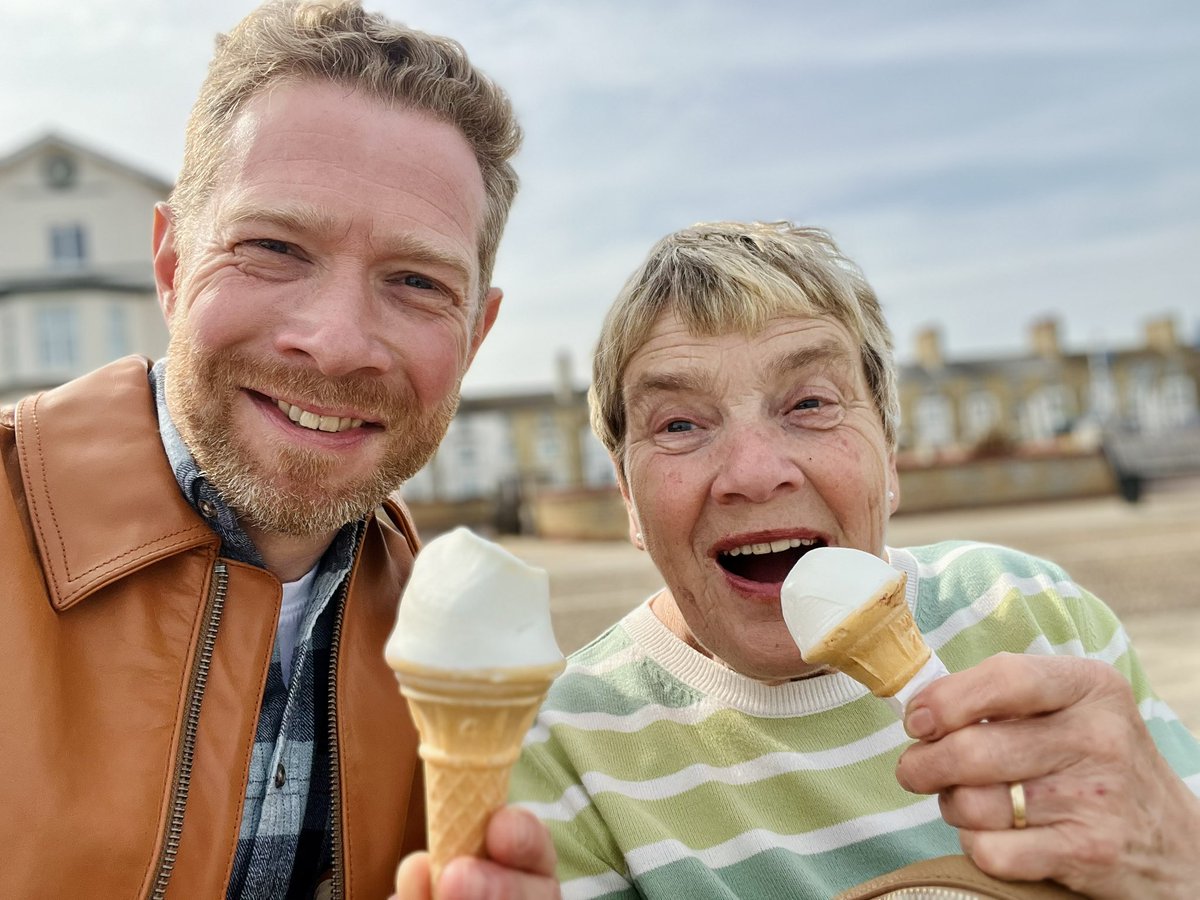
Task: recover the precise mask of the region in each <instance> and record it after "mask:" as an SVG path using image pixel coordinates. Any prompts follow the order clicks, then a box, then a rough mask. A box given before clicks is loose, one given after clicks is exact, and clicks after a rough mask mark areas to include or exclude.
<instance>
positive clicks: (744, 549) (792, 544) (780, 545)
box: [725, 538, 817, 556]
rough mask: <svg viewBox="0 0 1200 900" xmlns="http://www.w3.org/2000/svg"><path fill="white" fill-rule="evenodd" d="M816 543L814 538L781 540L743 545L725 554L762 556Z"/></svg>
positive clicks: (811, 545)
mask: <svg viewBox="0 0 1200 900" xmlns="http://www.w3.org/2000/svg"><path fill="white" fill-rule="evenodd" d="M816 543H817V542H816V541H815V540H814V539H812V538H781V539H780V540H778V541H769V542H767V543H763V544H743V545H742V546H740V547H734V548H733V549H732V550H726V551H725V553H726V555H728V556H749V555H750V554H756V555H759V556H761V555H762V554H764V553H779V552H780V551H781V550H788V549H794V548H796V547H813V546H815V545H816Z"/></svg>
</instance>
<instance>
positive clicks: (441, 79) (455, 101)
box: [170, 0, 521, 291]
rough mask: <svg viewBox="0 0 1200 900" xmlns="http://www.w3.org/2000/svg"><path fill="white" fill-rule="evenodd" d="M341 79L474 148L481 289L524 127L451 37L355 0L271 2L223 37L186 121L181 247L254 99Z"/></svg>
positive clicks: (510, 192) (179, 193) (177, 199)
mask: <svg viewBox="0 0 1200 900" xmlns="http://www.w3.org/2000/svg"><path fill="white" fill-rule="evenodd" d="M306 79H308V80H314V81H325V82H332V83H335V84H341V85H345V86H346V87H348V88H352V89H354V90H359V91H362V92H364V93H365V94H367V95H368V96H371V97H375V98H377V99H379V100H381V101H383V102H384V103H387V104H393V105H395V106H396V107H398V108H401V109H412V110H418V111H422V112H426V113H429V114H430V115H432V116H434V117H435V118H437V119H439V120H441V121H444V122H447V123H449V124H451V125H454V126H455V127H456V128H458V130H459V131H461V132H462V134H463V136H464V137H465V138H466V141H467V143H468V144H469V145H470V147H471V148H472V150H473V151H474V152H475V159H476V161H477V162H478V163H479V169H480V172H481V173H482V175H483V186H484V192H485V194H486V208H485V210H484V219H483V225H482V230H481V233H480V234H479V235H478V240H479V273H480V290H481V291H486V290H487V288H488V286H489V285H490V283H491V275H492V268H493V266H494V265H495V262H496V249H497V247H498V245H499V243H500V235H501V233H502V232H503V230H504V223H505V221H506V220H507V219H508V211H509V209H510V208H511V206H512V202H513V198H514V196H515V195H516V192H517V175H516V172H515V171H514V169H513V167H512V165H511V163H510V162H509V160H510V158H511V157H512V156H513V155H514V154H515V153H516V152H517V149H518V148H519V147H520V144H521V129H520V127H519V126H518V125H517V122H516V118H515V116H514V115H513V109H512V104H511V102H510V101H509V99H508V96H507V94H505V92H504V91H503V90H502V89H501V88H500V87H499V86H498V85H496V84H495V83H494V82H493V81H492V80H491V79H490V78H488V77H487V76H486V75H484V74H483V73H482V72H480V71H479V70H478V69H476V68H475V67H474V66H472V65H471V62H470V60H468V59H467V54H466V51H464V50H463V48H462V46H461V45H460V44H458V43H457V42H455V41H453V40H450V39H449V38H444V37H439V36H436V35H430V34H425V33H423V32H420V31H415V30H413V29H410V28H406V27H404V26H403V25H399V24H397V23H394V22H391V21H389V20H388V19H386V18H385V17H383V16H382V15H378V14H373V13H366V12H364V11H363V9H362V7H361V6H360V5H359V3H358V2H357V0H350V2H347V0H329V2H313V0H308V2H305V0H271V2H267V3H265V4H263V5H262V6H260V7H259V8H258V9H256V10H255V11H254V12H252V13H250V14H249V15H248V16H246V18H244V19H242V21H241V22H239V23H238V24H237V26H235V27H234V28H233V30H232V31H230V32H229V33H228V34H225V35H221V36H219V37H218V38H217V48H216V53H215V54H214V56H213V59H212V62H211V63H210V64H209V67H208V75H207V76H206V77H205V79H204V83H203V85H202V86H201V88H200V95H199V97H198V98H197V100H196V104H195V106H193V107H192V112H191V116H190V117H189V119H188V126H187V142H186V146H185V149H184V157H183V168H182V171H181V172H180V175H179V181H178V183H177V184H176V185H175V190H174V191H173V192H172V194H171V200H170V204H171V210H172V212H173V214H174V217H175V227H176V229H177V231H178V232H179V239H180V242H181V244H182V245H183V246H184V247H186V246H188V245H189V243H190V241H191V239H192V238H193V237H194V228H195V227H196V225H197V222H198V217H199V215H200V213H201V211H202V210H203V208H204V205H205V204H206V203H207V202H208V199H209V197H210V196H211V194H212V191H213V188H214V187H215V185H216V181H217V177H218V174H219V171H220V167H221V164H222V162H223V160H224V159H225V155H226V150H227V142H228V139H229V132H230V126H231V125H232V123H233V120H234V119H235V118H236V117H237V115H238V113H239V112H240V111H241V109H242V108H243V107H244V106H245V105H246V103H247V102H249V100H250V99H251V98H253V97H254V96H256V95H258V94H259V93H261V92H262V91H264V90H267V89H269V88H271V87H273V86H274V85H277V84H280V83H285V82H291V81H303V80H306Z"/></svg>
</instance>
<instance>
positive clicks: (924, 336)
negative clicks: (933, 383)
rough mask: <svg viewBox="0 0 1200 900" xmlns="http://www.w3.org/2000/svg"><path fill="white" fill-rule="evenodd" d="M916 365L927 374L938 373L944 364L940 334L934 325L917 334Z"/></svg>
mask: <svg viewBox="0 0 1200 900" xmlns="http://www.w3.org/2000/svg"><path fill="white" fill-rule="evenodd" d="M917 364H918V365H920V367H921V368H922V369H924V370H925V371H927V372H937V371H940V370H941V369H942V368H943V367H944V366H945V364H946V361H945V360H944V359H943V358H942V333H941V331H939V330H938V328H937V326H935V325H929V326H926V327H925V328H922V329H921V330H920V331H918V332H917Z"/></svg>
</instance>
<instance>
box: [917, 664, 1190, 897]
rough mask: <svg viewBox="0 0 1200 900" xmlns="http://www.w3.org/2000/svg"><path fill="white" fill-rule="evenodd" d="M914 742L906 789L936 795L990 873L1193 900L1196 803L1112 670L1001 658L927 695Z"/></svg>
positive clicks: (1099, 892) (1102, 892)
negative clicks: (1156, 745)
mask: <svg viewBox="0 0 1200 900" xmlns="http://www.w3.org/2000/svg"><path fill="white" fill-rule="evenodd" d="M985 720H986V721H985ZM905 728H906V730H907V731H908V733H909V734H910V735H911V736H912V737H914V738H917V739H918V743H916V744H914V745H913V746H911V747H909V748H908V750H906V751H905V752H904V754H903V755H902V756H901V757H900V762H899V765H898V766H897V768H896V777H897V779H898V780H899V782H900V784H901V785H902V786H903V787H904V788H905V789H907V790H910V791H914V792H917V793H923V794H932V793H936V794H938V795H939V800H940V803H941V810H942V816H943V817H944V818H945V820H946V821H947V822H948V823H949V824H950V825H953V826H955V827H956V828H958V829H959V830H960V838H961V841H962V846H963V850H964V851H965V852H966V853H967V855H968V856H970V857H971V858H972V859H973V860H974V861H975V863H976V865H978V866H979V868H980V869H982V870H983V871H985V872H987V873H989V874H991V875H994V876H996V877H998V878H1007V879H1014V880H1029V881H1035V880H1041V879H1052V880H1054V881H1058V882H1061V883H1062V884H1065V885H1067V886H1068V887H1070V888H1072V889H1074V890H1076V891H1079V892H1081V893H1084V894H1087V895H1089V896H1091V897H1096V898H1112V900H1122V898H1130V897H1139V898H1157V897H1162V898H1168V897H1170V898H1174V897H1185V896H1186V897H1192V896H1195V891H1196V889H1197V885H1200V845H1198V844H1197V838H1196V835H1197V834H1200V799H1198V798H1197V797H1196V796H1195V795H1193V794H1192V792H1191V791H1189V790H1188V788H1187V786H1186V785H1185V784H1184V783H1183V781H1182V780H1181V779H1180V778H1179V776H1177V775H1176V774H1175V773H1174V771H1172V769H1171V768H1170V766H1169V765H1168V764H1167V762H1166V760H1165V759H1164V758H1163V756H1162V754H1160V753H1159V752H1158V749H1157V748H1156V747H1155V746H1154V742H1153V741H1152V740H1151V738H1150V734H1149V732H1148V731H1147V729H1146V726H1145V724H1144V723H1143V722H1142V719H1141V716H1140V715H1139V714H1138V709H1137V705H1136V703H1135V702H1134V698H1133V692H1132V691H1131V689H1130V687H1129V684H1128V683H1127V682H1126V681H1125V679H1123V678H1122V677H1121V675H1120V673H1119V672H1117V671H1116V670H1115V669H1113V668H1112V667H1110V666H1107V665H1105V664H1104V663H1100V662H1096V661H1091V660H1083V659H1076V658H1067V657H1044V656H1033V655H1014V654H1007V653H1005V654H999V655H997V656H995V657H992V658H990V659H988V660H985V661H984V662H982V663H980V664H979V665H978V666H975V667H973V668H971V669H968V670H966V671H963V672H958V673H955V674H952V675H949V676H947V677H945V678H942V679H940V680H938V681H936V682H934V683H933V684H931V685H930V686H929V687H927V688H926V689H925V690H924V691H922V692H921V693H920V694H918V695H917V696H916V697H915V698H914V699H913V701H912V703H911V704H910V706H909V707H908V710H907V711H906V715H905ZM1013 784H1019V785H1020V788H1016V789H1014V788H1012V785H1013ZM1022 794H1023V799H1024V807H1025V809H1024V816H1025V823H1021V822H1020V821H1019V813H1020V810H1019V809H1018V807H1019V805H1020V801H1021V799H1022V796H1021V795H1022Z"/></svg>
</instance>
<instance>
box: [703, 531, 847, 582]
mask: <svg viewBox="0 0 1200 900" xmlns="http://www.w3.org/2000/svg"><path fill="white" fill-rule="evenodd" d="M826 545H827V542H826V541H824V540H822V539H821V538H779V539H777V540H773V541H762V542H754V543H749V544H741V545H739V546H737V547H731V548H729V549H728V550H723V551H721V552H720V553H718V554H717V556H716V560H717V565H719V566H720V567H721V568H722V569H724V570H725V571H726V572H728V573H729V574H730V575H734V576H736V577H738V578H744V579H745V580H747V581H755V582H758V583H760V584H774V585H779V584H782V583H783V579H785V578H786V577H787V574H788V572H790V571H791V570H792V566H794V565H795V564H796V561H797V560H799V559H800V557H802V556H803V555H804V554H805V553H807V552H808V551H809V550H811V549H813V548H814V547H824V546H826Z"/></svg>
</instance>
